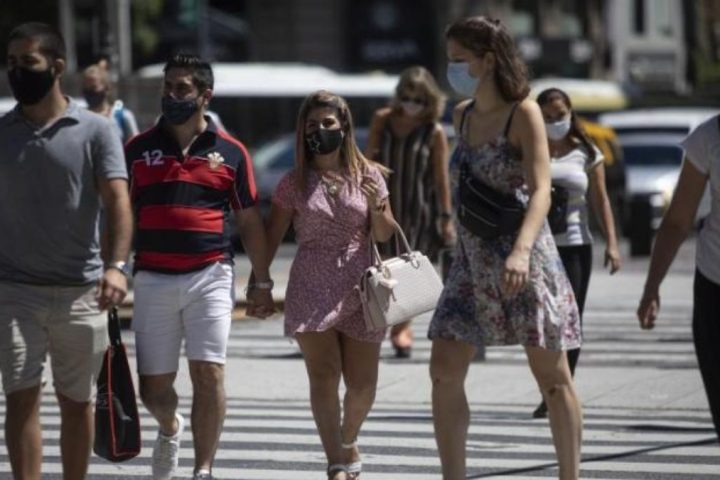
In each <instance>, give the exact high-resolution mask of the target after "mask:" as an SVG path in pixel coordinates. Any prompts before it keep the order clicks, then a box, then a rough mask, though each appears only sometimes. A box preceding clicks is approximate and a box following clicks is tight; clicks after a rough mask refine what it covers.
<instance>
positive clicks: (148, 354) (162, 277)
mask: <svg viewBox="0 0 720 480" xmlns="http://www.w3.org/2000/svg"><path fill="white" fill-rule="evenodd" d="M232 290H233V270H232V266H231V265H228V264H225V263H214V264H212V265H210V266H208V267H205V268H204V269H202V270H199V271H197V272H191V273H183V274H179V275H170V274H163V273H156V272H148V271H143V270H141V271H139V272H137V274H135V278H134V281H133V291H134V295H135V300H134V307H133V320H132V329H133V330H134V331H135V349H136V356H137V369H138V373H139V374H140V375H161V374H165V373H173V372H177V370H178V365H179V359H180V344H181V343H182V339H183V337H184V338H185V353H186V355H187V358H188V360H201V361H206V362H213V363H219V364H224V363H225V354H226V351H227V342H228V336H229V335H230V322H231V314H232V309H233V300H232V297H233V295H232Z"/></svg>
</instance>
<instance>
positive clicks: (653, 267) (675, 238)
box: [637, 158, 707, 329]
mask: <svg viewBox="0 0 720 480" xmlns="http://www.w3.org/2000/svg"><path fill="white" fill-rule="evenodd" d="M706 183H707V176H706V175H705V174H703V173H702V172H701V171H700V170H698V169H697V167H696V166H695V165H693V163H692V162H691V161H689V160H688V159H687V158H686V159H685V161H684V162H683V166H682V170H681V171H680V178H679V179H678V183H677V186H676V187H675V193H674V194H673V198H672V201H671V202H670V207H669V208H668V211H667V213H666V214H665V216H664V217H663V220H662V223H661V224H660V229H659V230H658V233H657V237H656V238H655V245H654V246H653V251H652V256H651V258H650V269H649V270H648V275H647V280H646V281H645V290H644V291H643V296H642V298H641V299H640V306H639V307H638V310H637V316H638V320H639V321H640V328H645V329H650V328H653V327H654V326H655V319H656V318H657V314H658V311H659V310H660V284H661V283H662V281H663V279H664V278H665V275H666V274H667V271H668V270H669V268H670V265H671V264H672V262H673V260H674V259H675V255H676V254H677V251H678V248H680V245H681V244H682V242H683V241H684V240H685V238H687V236H688V233H690V230H691V229H692V227H693V224H694V223H695V213H696V212H697V209H698V205H699V204H700V199H701V198H702V195H703V192H704V191H705V185H706Z"/></svg>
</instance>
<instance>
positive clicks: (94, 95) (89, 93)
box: [82, 90, 107, 108]
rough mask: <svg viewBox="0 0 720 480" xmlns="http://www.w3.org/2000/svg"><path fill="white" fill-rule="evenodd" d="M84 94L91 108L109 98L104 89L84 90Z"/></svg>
mask: <svg viewBox="0 0 720 480" xmlns="http://www.w3.org/2000/svg"><path fill="white" fill-rule="evenodd" d="M82 94H83V97H85V101H86V102H87V104H88V107H89V108H95V107H99V106H100V105H102V103H103V102H104V101H105V99H106V98H107V92H105V91H102V90H101V91H99V92H98V91H96V90H83V92H82Z"/></svg>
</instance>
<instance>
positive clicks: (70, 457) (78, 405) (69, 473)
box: [56, 392, 95, 480]
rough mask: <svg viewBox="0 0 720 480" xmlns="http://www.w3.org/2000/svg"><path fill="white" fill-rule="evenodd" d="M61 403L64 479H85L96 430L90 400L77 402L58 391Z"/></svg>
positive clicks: (61, 447) (61, 449) (61, 443)
mask: <svg viewBox="0 0 720 480" xmlns="http://www.w3.org/2000/svg"><path fill="white" fill-rule="evenodd" d="M56 395H57V398H58V402H59V403H60V418H61V426H60V452H61V455H62V464H63V479H65V480H83V479H84V478H85V475H86V474H87V468H88V461H89V459H90V448H91V447H92V441H93V437H94V435H95V431H94V428H93V427H94V419H93V407H92V404H91V403H90V402H76V401H74V400H71V399H69V398H68V397H66V396H64V395H62V394H61V393H59V392H56Z"/></svg>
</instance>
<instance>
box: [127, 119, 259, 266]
mask: <svg viewBox="0 0 720 480" xmlns="http://www.w3.org/2000/svg"><path fill="white" fill-rule="evenodd" d="M206 119H207V120H208V128H207V130H205V131H204V132H203V133H202V134H200V135H199V136H198V137H197V138H196V139H195V141H194V142H193V143H192V145H191V146H190V148H189V150H188V152H187V154H183V152H182V149H181V148H180V145H179V144H178V143H177V141H176V140H175V139H174V138H173V137H172V136H171V135H170V133H169V132H168V131H167V130H166V129H165V128H164V127H163V120H162V119H161V120H160V121H159V122H158V124H157V125H155V126H154V127H153V128H151V129H149V130H147V131H145V132H143V133H141V134H139V135H137V136H136V137H134V138H132V139H131V140H130V141H129V142H128V143H127V144H126V145H125V158H126V160H127V162H128V174H129V175H130V181H131V183H130V194H131V199H132V202H133V207H134V210H135V221H136V230H135V269H136V270H152V271H156V272H163V273H185V272H191V271H194V270H199V269H201V268H204V267H205V266H207V265H209V264H211V263H214V262H218V261H228V262H230V261H232V247H231V244H230V229H229V228H230V227H229V223H228V221H227V220H228V217H229V215H230V212H231V210H239V209H243V208H248V207H251V206H253V205H255V204H256V203H257V190H256V188H255V180H254V178H253V169H252V161H251V159H250V155H249V154H248V152H247V150H246V149H245V146H244V145H243V144H242V143H240V142H239V141H238V140H236V139H235V138H233V137H232V136H230V135H229V134H228V133H227V132H224V131H222V130H221V129H219V128H218V127H217V126H215V125H214V124H213V122H212V120H210V119H209V118H207V117H206Z"/></svg>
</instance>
